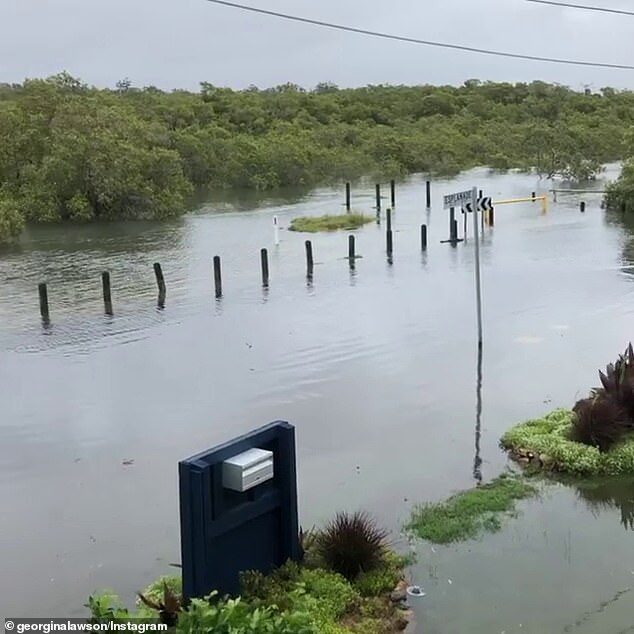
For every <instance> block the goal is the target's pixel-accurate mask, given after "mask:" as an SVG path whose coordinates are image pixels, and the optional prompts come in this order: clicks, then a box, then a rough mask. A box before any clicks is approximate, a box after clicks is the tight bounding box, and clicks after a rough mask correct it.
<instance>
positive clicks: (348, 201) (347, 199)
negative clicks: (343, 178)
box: [346, 183, 350, 211]
mask: <svg viewBox="0 0 634 634" xmlns="http://www.w3.org/2000/svg"><path fill="white" fill-rule="evenodd" d="M346 211H350V183H346Z"/></svg>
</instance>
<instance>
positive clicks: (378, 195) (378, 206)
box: [374, 183, 381, 214]
mask: <svg viewBox="0 0 634 634" xmlns="http://www.w3.org/2000/svg"><path fill="white" fill-rule="evenodd" d="M374 187H375V195H376V213H377V214H378V213H379V212H380V211H381V185H379V184H378V183H377V184H376V185H375V186H374Z"/></svg>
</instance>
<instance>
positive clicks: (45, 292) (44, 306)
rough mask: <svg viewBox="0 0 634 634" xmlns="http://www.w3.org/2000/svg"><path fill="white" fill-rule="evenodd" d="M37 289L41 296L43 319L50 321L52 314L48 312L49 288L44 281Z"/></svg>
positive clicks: (46, 321)
mask: <svg viewBox="0 0 634 634" xmlns="http://www.w3.org/2000/svg"><path fill="white" fill-rule="evenodd" d="M37 291H38V294H39V296H40V315H41V316H42V321H44V322H45V323H48V321H49V318H50V315H49V312H48V290H47V288H46V284H45V283H44V282H42V283H41V284H39V285H38V287H37Z"/></svg>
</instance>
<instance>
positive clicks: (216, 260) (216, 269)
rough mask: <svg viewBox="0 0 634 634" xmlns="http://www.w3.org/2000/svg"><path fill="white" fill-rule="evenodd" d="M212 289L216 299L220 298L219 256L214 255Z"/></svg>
mask: <svg viewBox="0 0 634 634" xmlns="http://www.w3.org/2000/svg"><path fill="white" fill-rule="evenodd" d="M214 287H215V288H216V298H219V297H222V269H221V268H220V256H219V255H214Z"/></svg>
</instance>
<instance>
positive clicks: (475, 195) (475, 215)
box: [471, 187, 482, 348]
mask: <svg viewBox="0 0 634 634" xmlns="http://www.w3.org/2000/svg"><path fill="white" fill-rule="evenodd" d="M471 206H472V207H473V236H474V239H475V276H476V303H477V312H478V348H481V347H482V288H481V284H480V237H479V231H478V188H477V187H474V188H473V190H472V191H471Z"/></svg>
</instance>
